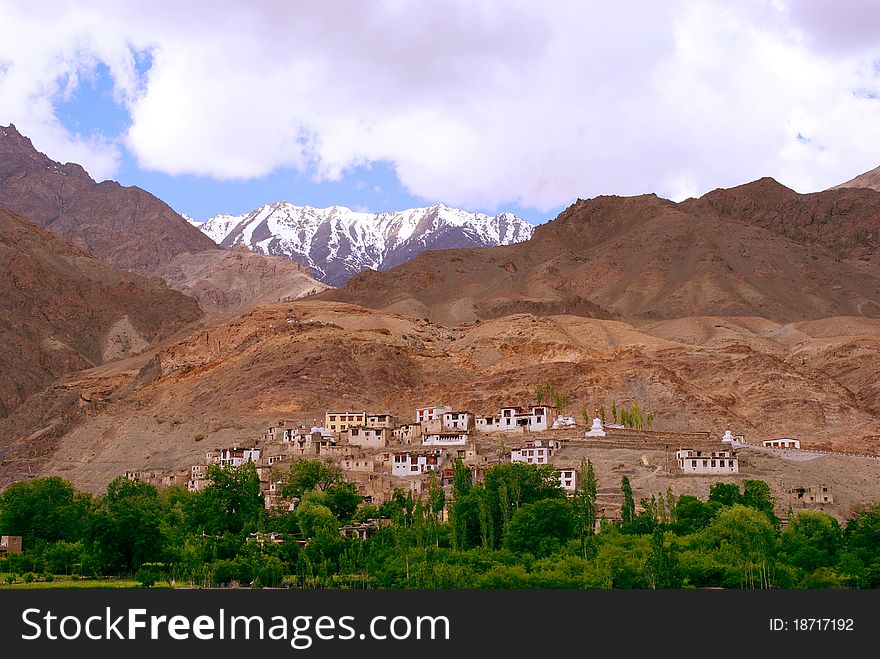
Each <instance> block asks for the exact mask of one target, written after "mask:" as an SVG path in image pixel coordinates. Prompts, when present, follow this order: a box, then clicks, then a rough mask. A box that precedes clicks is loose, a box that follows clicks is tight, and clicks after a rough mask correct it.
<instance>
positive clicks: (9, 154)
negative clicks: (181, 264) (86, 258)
mask: <svg viewBox="0 0 880 659" xmlns="http://www.w3.org/2000/svg"><path fill="white" fill-rule="evenodd" d="M0 208H8V209H9V210H11V211H12V212H14V213H17V214H18V215H21V216H22V217H24V218H26V219H27V220H29V221H31V222H34V223H36V224H38V225H40V226H42V227H44V228H45V229H48V230H49V231H51V232H53V233H55V234H57V235H59V236H61V237H62V238H65V239H67V240H70V241H72V242H74V243H76V244H78V245H80V246H81V247H84V248H85V249H87V250H88V251H90V252H91V253H93V254H94V255H95V256H97V257H98V258H100V259H101V260H102V261H104V262H105V263H109V264H111V265H114V266H116V267H119V268H124V269H126V270H131V271H133V272H138V273H140V274H150V273H152V272H153V271H155V270H156V269H157V268H159V267H161V266H162V265H163V264H165V263H167V262H169V261H170V260H172V259H173V258H174V257H176V256H177V255H179V254H183V253H186V252H192V253H195V252H200V251H203V250H208V249H217V246H216V245H215V244H214V243H213V241H211V240H210V239H209V238H208V237H207V236H205V235H203V234H202V233H201V232H199V231H198V230H196V229H195V228H194V227H192V226H191V225H190V224H189V223H187V222H186V221H185V220H184V219H183V218H181V217H180V216H179V215H178V214H177V213H175V212H174V211H173V210H172V209H171V208H170V207H169V206H168V205H167V204H165V203H164V202H163V201H161V200H160V199H158V198H156V197H154V196H153V195H151V194H150V193H148V192H146V191H144V190H141V189H140V188H136V187H129V188H126V187H123V186H121V185H119V184H118V183H116V182H114V181H104V182H103V183H96V182H95V181H94V180H93V179H92V178H91V177H90V176H89V175H88V173H86V171H85V170H84V169H83V168H82V167H80V166H79V165H76V164H74V163H67V164H65V165H62V164H61V163H58V162H55V161H53V160H51V159H50V158H48V157H47V156H45V155H44V154H42V153H40V152H38V151H37V150H36V149H35V148H34V146H33V144H32V143H31V141H30V140H29V139H28V138H26V137H24V136H23V135H21V133H19V132H18V131H17V130H16V129H15V126H13V125H10V126H8V127H5V128H4V127H0Z"/></svg>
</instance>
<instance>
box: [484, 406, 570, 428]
mask: <svg viewBox="0 0 880 659" xmlns="http://www.w3.org/2000/svg"><path fill="white" fill-rule="evenodd" d="M555 420H556V408H555V407H553V406H552V405H533V406H532V407H528V408H526V407H517V406H510V407H502V408H501V415H500V419H499V423H498V429H499V430H504V431H506V432H541V431H542V430H547V429H548V428H550V426H551V425H552V424H553V421H555Z"/></svg>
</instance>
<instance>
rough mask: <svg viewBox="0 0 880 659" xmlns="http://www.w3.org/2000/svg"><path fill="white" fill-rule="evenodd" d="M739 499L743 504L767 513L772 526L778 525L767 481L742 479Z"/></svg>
mask: <svg viewBox="0 0 880 659" xmlns="http://www.w3.org/2000/svg"><path fill="white" fill-rule="evenodd" d="M740 500H741V502H742V504H743V505H744V506H748V507H749V508H754V509H755V510H760V511H761V512H763V513H764V514H765V515H767V518H768V519H769V520H770V522H771V523H772V524H773V525H774V526H776V527H778V526H779V518H778V517H776V514H775V513H774V509H775V508H776V502H775V501H774V499H773V493H772V491H771V490H770V486H769V485H768V484H767V483H765V482H764V481H759V480H745V481H743V493H742V497H741V499H740Z"/></svg>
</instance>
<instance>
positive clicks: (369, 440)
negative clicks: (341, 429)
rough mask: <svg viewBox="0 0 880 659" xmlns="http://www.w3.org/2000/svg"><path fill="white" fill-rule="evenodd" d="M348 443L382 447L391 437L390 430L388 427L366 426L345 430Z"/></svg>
mask: <svg viewBox="0 0 880 659" xmlns="http://www.w3.org/2000/svg"><path fill="white" fill-rule="evenodd" d="M345 434H346V437H347V438H348V443H349V444H352V445H354V446H365V447H370V448H382V447H384V446H387V445H388V440H389V439H391V430H389V429H388V428H367V427H365V426H359V427H354V428H349V429H348V430H346V431H345Z"/></svg>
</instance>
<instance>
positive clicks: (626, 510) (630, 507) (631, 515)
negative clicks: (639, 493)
mask: <svg viewBox="0 0 880 659" xmlns="http://www.w3.org/2000/svg"><path fill="white" fill-rule="evenodd" d="M620 491H621V493H622V494H623V504H622V505H621V506H620V521H621V524H623V526H628V525H630V524H632V523H633V520H634V519H635V516H636V503H635V501H634V500H633V491H632V485H630V483H629V478H627V477H626V476H624V477H623V478H621V479H620Z"/></svg>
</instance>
